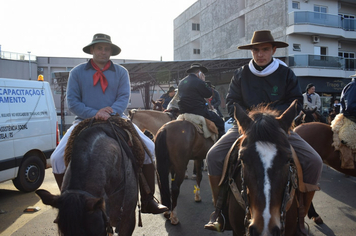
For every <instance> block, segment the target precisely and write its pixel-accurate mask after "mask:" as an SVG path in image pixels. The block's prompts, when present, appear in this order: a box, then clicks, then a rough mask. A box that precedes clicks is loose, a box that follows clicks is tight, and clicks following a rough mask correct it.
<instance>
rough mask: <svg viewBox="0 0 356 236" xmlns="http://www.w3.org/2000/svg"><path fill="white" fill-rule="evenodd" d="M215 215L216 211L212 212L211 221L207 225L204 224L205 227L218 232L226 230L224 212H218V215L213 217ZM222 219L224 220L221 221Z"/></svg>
mask: <svg viewBox="0 0 356 236" xmlns="http://www.w3.org/2000/svg"><path fill="white" fill-rule="evenodd" d="M214 216H215V211H214V212H213V213H211V215H210V219H209V222H208V223H207V224H206V225H204V229H208V230H212V231H217V232H224V231H225V225H226V221H225V216H224V215H223V213H222V212H220V214H218V216H217V217H216V218H215V219H214V218H213V217H214ZM221 220H222V222H219V221H221ZM221 226H223V227H221Z"/></svg>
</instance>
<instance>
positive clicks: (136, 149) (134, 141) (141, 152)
mask: <svg viewBox="0 0 356 236" xmlns="http://www.w3.org/2000/svg"><path fill="white" fill-rule="evenodd" d="M109 122H111V124H112V125H113V128H114V129H115V130H113V132H114V131H115V132H118V131H119V130H117V129H123V130H125V131H127V133H129V138H128V139H127V140H125V141H126V142H128V143H129V146H130V148H131V151H132V153H133V154H134V156H135V157H136V159H137V160H138V165H139V166H142V165H143V161H144V159H145V150H147V147H146V146H145V144H144V143H143V142H142V141H141V138H140V137H139V134H138V133H137V131H136V129H135V127H134V126H133V124H132V122H131V121H130V120H127V119H124V118H121V117H120V116H112V117H110V118H109V119H108V120H107V121H103V120H96V119H94V118H88V119H85V120H83V121H81V122H80V123H79V124H78V125H77V126H76V127H75V128H74V129H73V131H72V133H71V135H70V137H69V138H68V142H67V145H66V148H65V153H64V161H65V165H66V166H68V164H69V162H70V160H71V159H72V150H73V145H74V141H75V139H76V137H77V136H78V135H80V133H81V132H83V131H85V130H86V129H87V128H89V127H91V126H96V125H100V124H101V125H103V124H109ZM112 138H114V139H117V138H116V137H115V136H112ZM117 141H118V142H119V140H117ZM130 144H131V145H130Z"/></svg>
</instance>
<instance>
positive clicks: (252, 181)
mask: <svg viewBox="0 0 356 236" xmlns="http://www.w3.org/2000/svg"><path fill="white" fill-rule="evenodd" d="M295 113H296V101H294V102H293V103H292V104H291V106H290V107H289V108H288V109H287V110H286V111H285V112H284V113H283V114H282V115H281V116H279V117H277V115H278V113H277V112H276V111H273V110H269V109H268V108H262V107H260V108H257V109H256V110H252V111H251V112H250V113H249V115H247V114H246V113H245V111H244V110H243V109H242V108H241V107H240V106H239V105H235V119H236V120H237V121H238V123H239V127H240V132H241V134H242V136H241V138H240V139H239V140H238V143H237V144H236V146H235V147H234V149H233V151H232V152H231V156H230V160H232V161H234V162H235V165H231V168H230V170H231V171H229V172H228V173H229V175H228V177H227V178H226V179H225V181H228V183H229V185H230V189H231V191H229V194H228V201H227V206H226V208H225V210H226V211H225V213H227V216H228V219H229V221H228V222H229V225H230V227H231V228H232V230H233V232H234V236H237V235H245V234H246V235H296V233H297V230H298V214H299V215H303V217H304V216H305V215H304V214H302V213H298V211H299V209H298V206H297V201H296V199H297V196H300V194H297V193H298V192H299V191H298V190H295V194H294V190H293V189H295V188H296V187H297V186H296V185H295V183H296V171H295V166H294V162H293V158H292V153H293V152H292V149H291V146H290V144H289V142H288V139H287V133H288V132H289V130H290V127H291V125H292V122H293V119H294V117H295ZM313 194H314V192H311V193H307V194H304V196H303V202H304V205H305V206H306V207H309V204H310V202H311V199H312V196H313ZM299 200H300V199H299ZM303 222H304V221H303Z"/></svg>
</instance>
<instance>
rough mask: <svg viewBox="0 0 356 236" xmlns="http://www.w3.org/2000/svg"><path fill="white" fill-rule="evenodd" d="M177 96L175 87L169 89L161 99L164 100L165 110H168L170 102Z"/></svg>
mask: <svg viewBox="0 0 356 236" xmlns="http://www.w3.org/2000/svg"><path fill="white" fill-rule="evenodd" d="M175 94H176V88H175V87H173V86H171V87H169V89H168V91H167V93H164V94H162V96H161V97H160V99H164V102H163V104H162V107H163V108H164V109H167V106H168V104H169V102H170V101H171V100H172V98H173V97H174V95H175Z"/></svg>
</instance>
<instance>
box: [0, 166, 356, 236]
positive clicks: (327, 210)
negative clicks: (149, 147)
mask: <svg viewBox="0 0 356 236" xmlns="http://www.w3.org/2000/svg"><path fill="white" fill-rule="evenodd" d="M51 171H52V170H51V169H48V170H46V178H45V182H44V183H43V185H42V186H41V188H43V189H47V190H49V191H50V192H52V193H59V191H58V190H57V186H56V184H55V181H54V178H53V176H52V173H51ZM191 174H192V162H191V163H190V164H189V175H191ZM194 184H195V181H194V180H191V179H188V180H186V181H184V182H183V185H182V188H181V194H180V198H179V201H178V204H179V206H180V208H179V210H178V217H179V219H180V224H179V225H177V226H173V225H171V224H170V222H169V221H166V220H165V218H163V216H161V215H147V214H142V220H143V227H142V228H141V227H136V229H135V231H134V234H133V235H134V236H156V235H159V236H182V235H187V236H196V235H199V236H200V235H207V236H211V235H220V236H231V235H232V232H224V233H223V234H221V233H216V232H210V231H207V230H204V229H203V226H204V224H205V223H206V222H207V221H208V218H209V215H210V213H211V212H212V211H213V206H212V203H211V193H210V187H209V183H208V176H207V173H206V172H204V173H203V183H202V186H201V195H202V202H201V203H195V202H194V195H193V190H194ZM320 185H321V188H322V190H321V191H320V192H317V193H316V195H315V199H314V205H315V208H316V210H317V211H318V213H319V215H320V216H321V217H322V218H323V220H324V223H325V224H323V225H321V226H318V225H316V224H314V223H313V222H312V221H311V220H309V219H306V222H307V223H308V225H309V227H310V235H314V236H319V235H328V236H333V235H337V236H353V235H355V232H356V201H355V199H356V178H355V177H346V176H345V175H343V174H340V173H338V172H336V171H334V170H333V169H331V168H328V167H326V166H325V165H324V168H323V173H322V178H321V181H320ZM156 191H158V189H156ZM156 196H157V197H158V196H159V195H158V192H156ZM28 206H38V207H40V208H41V210H40V211H38V212H35V213H24V212H23V210H24V209H25V208H26V207H28ZM0 209H2V210H4V211H6V213H5V214H0V235H1V236H2V235H4V236H5V235H6V236H10V235H11V236H24V235H28V236H29V235H47V236H57V235H58V234H57V227H56V225H55V224H53V223H52V222H53V220H54V218H55V216H56V210H55V209H52V208H51V207H49V206H45V205H43V204H42V202H41V201H40V200H39V198H38V197H37V196H36V195H35V194H34V193H26V194H24V193H20V192H19V191H17V190H16V189H15V187H13V186H12V182H11V181H8V182H5V183H1V184H0Z"/></svg>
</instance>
